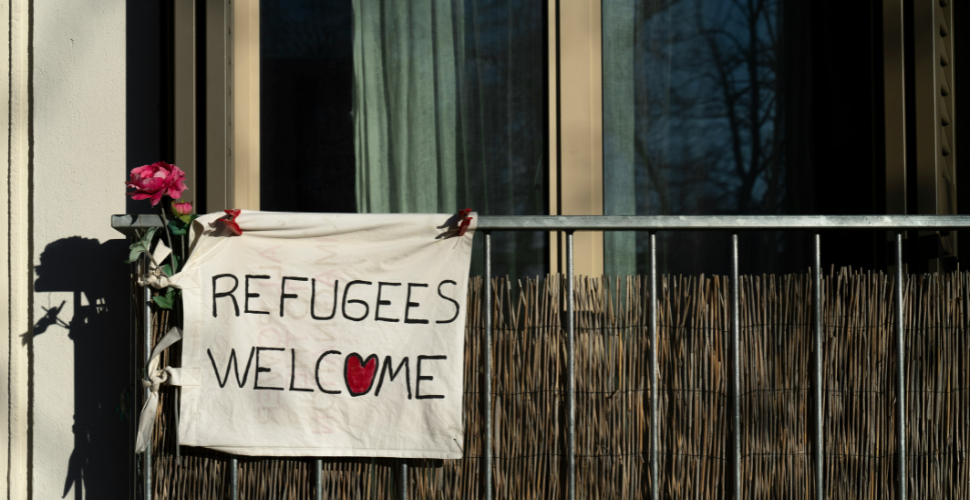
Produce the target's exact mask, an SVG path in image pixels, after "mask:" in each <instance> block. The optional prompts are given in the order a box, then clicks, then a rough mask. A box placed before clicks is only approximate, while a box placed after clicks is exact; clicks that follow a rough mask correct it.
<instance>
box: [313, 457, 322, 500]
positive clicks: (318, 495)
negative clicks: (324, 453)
mask: <svg viewBox="0 0 970 500" xmlns="http://www.w3.org/2000/svg"><path fill="white" fill-rule="evenodd" d="M313 498H314V500H323V459H320V458H318V459H315V460H314V461H313Z"/></svg>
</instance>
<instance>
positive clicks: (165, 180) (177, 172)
mask: <svg viewBox="0 0 970 500" xmlns="http://www.w3.org/2000/svg"><path fill="white" fill-rule="evenodd" d="M125 186H126V187H130V188H132V189H134V190H135V191H134V192H131V193H127V194H128V195H130V196H131V199H133V200H146V199H150V200H151V202H152V206H155V205H157V204H158V202H159V201H161V200H162V196H169V197H171V198H174V199H178V198H179V197H180V196H182V191H185V189H186V188H185V172H183V171H182V169H180V168H178V167H176V166H175V165H169V164H168V163H165V162H164V161H157V162H155V163H152V164H151V165H142V166H140V167H137V168H134V169H132V170H131V180H130V181H128V182H127V183H126V184H125Z"/></svg>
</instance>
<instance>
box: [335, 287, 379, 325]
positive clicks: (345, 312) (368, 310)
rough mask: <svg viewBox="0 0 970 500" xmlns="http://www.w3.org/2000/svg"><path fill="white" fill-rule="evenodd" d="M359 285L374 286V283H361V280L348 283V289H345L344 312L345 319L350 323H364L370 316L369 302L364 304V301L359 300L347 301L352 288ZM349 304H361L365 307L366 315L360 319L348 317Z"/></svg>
mask: <svg viewBox="0 0 970 500" xmlns="http://www.w3.org/2000/svg"><path fill="white" fill-rule="evenodd" d="M357 284H361V285H373V283H371V282H370V281H360V280H357V281H351V282H350V283H347V287H346V288H344V306H343V309H342V312H343V314H344V317H345V318H347V319H349V320H350V321H364V319H366V318H367V315H368V314H370V306H368V305H367V302H364V301H363V300H359V299H351V300H347V296H348V295H350V287H352V286H354V285H357ZM347 302H350V303H351V304H360V305H362V306H364V315H363V316H361V317H359V318H354V317H352V316H347Z"/></svg>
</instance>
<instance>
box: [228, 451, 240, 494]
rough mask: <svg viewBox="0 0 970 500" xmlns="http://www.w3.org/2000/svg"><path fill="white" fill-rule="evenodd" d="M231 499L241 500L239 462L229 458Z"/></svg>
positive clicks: (234, 458)
mask: <svg viewBox="0 0 970 500" xmlns="http://www.w3.org/2000/svg"><path fill="white" fill-rule="evenodd" d="M229 498H230V499H231V500H239V460H237V459H236V457H231V458H229Z"/></svg>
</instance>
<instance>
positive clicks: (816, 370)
mask: <svg viewBox="0 0 970 500" xmlns="http://www.w3.org/2000/svg"><path fill="white" fill-rule="evenodd" d="M813 271H814V273H813V275H812V279H813V282H812V320H813V323H814V328H813V329H814V330H815V331H814V332H813V333H814V334H815V338H814V350H815V362H814V363H813V366H812V385H813V386H814V387H813V389H814V391H813V392H814V396H815V411H814V412H813V415H812V417H813V418H814V420H815V436H814V437H815V498H816V499H817V500H824V498H825V430H824V428H823V425H825V424H824V422H823V420H822V408H823V404H824V400H823V399H822V362H823V361H824V360H825V353H824V351H822V237H821V235H819V234H817V233H816V234H815V263H814V266H813Z"/></svg>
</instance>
